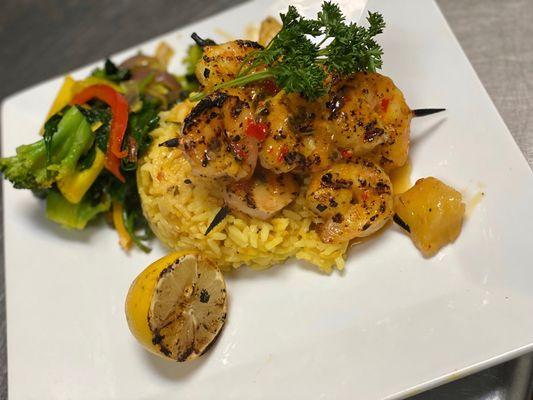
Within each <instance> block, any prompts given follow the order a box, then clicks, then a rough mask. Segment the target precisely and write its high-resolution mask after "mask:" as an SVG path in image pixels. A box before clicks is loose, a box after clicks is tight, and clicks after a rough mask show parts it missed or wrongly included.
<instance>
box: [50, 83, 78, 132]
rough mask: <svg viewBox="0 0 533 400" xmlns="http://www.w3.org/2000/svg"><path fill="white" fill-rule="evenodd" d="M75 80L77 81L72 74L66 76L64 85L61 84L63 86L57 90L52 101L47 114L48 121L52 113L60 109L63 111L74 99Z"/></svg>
mask: <svg viewBox="0 0 533 400" xmlns="http://www.w3.org/2000/svg"><path fill="white" fill-rule="evenodd" d="M75 82H76V81H75V80H74V79H72V77H71V76H70V75H67V76H66V77H65V80H64V82H63V85H61V88H60V89H59V92H57V95H56V98H55V100H54V102H53V103H52V106H51V107H50V110H49V111H48V114H47V116H46V120H47V121H48V119H49V118H50V117H51V116H52V115H54V114H55V113H57V112H58V111H61V109H62V108H63V107H65V106H66V105H67V104H68V103H69V101H70V100H71V99H72V87H73V86H74V83H75Z"/></svg>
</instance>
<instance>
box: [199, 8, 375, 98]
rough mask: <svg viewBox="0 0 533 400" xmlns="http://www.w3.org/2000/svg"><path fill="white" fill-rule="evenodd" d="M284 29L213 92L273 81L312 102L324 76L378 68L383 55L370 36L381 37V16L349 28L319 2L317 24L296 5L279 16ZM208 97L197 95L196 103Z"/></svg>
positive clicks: (337, 13)
mask: <svg viewBox="0 0 533 400" xmlns="http://www.w3.org/2000/svg"><path fill="white" fill-rule="evenodd" d="M280 17H281V21H282V23H283V26H282V28H281V30H280V31H279V32H278V34H277V35H276V36H275V37H274V38H273V39H272V40H271V42H270V43H269V44H268V45H267V46H266V47H265V48H264V49H262V50H259V51H256V52H253V53H250V54H249V55H248V56H247V57H246V58H245V59H244V61H243V63H242V66H241V71H240V73H239V75H238V76H237V77H236V78H235V79H233V80H231V81H228V82H224V83H221V84H218V85H215V86H214V88H213V90H214V91H216V90H220V89H226V88H229V87H235V86H244V85H246V84H249V83H252V82H256V81H260V80H264V79H273V80H274V81H275V83H276V85H277V86H278V87H279V88H281V89H284V90H285V91H286V92H297V93H301V94H303V95H304V96H305V97H307V98H309V99H311V100H312V99H316V98H317V97H320V96H321V95H323V94H324V93H325V92H326V87H325V84H324V82H325V80H326V76H327V74H328V73H330V74H337V75H340V76H346V75H349V74H351V73H354V72H357V71H372V72H375V71H376V69H379V68H381V65H382V61H381V56H382V55H383V50H382V48H381V46H380V45H379V44H378V43H377V42H376V41H375V39H374V37H375V36H377V35H379V34H380V33H382V32H383V29H384V28H385V22H384V20H383V16H382V15H381V14H379V13H372V12H369V13H368V17H367V21H368V27H363V26H359V25H357V24H355V23H347V22H346V18H345V17H344V15H343V14H342V12H341V10H340V8H339V6H338V5H337V4H334V3H331V2H327V1H326V2H324V3H322V10H321V11H320V12H319V13H318V15H317V18H316V19H307V18H304V17H303V16H301V15H300V14H299V13H298V11H297V10H296V8H295V7H294V6H289V9H288V11H287V13H286V14H280ZM206 95H207V93H205V92H204V93H196V94H194V95H193V96H191V99H192V100H199V99H201V98H203V97H205V96H206Z"/></svg>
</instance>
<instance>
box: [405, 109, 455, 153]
mask: <svg viewBox="0 0 533 400" xmlns="http://www.w3.org/2000/svg"><path fill="white" fill-rule="evenodd" d="M445 122H446V117H443V118H441V119H439V120H438V121H436V122H434V123H433V124H431V125H430V126H429V127H428V128H426V129H424V130H422V131H420V132H418V133H417V134H416V135H414V136H411V148H415V149H416V147H417V146H418V145H419V144H421V143H423V142H424V141H425V140H427V139H428V138H430V137H431V136H432V135H433V134H435V133H436V132H437V131H438V130H439V128H440V127H441V126H442V125H443V124H444V123H445ZM409 153H410V155H411V157H412V158H411V159H413V158H415V157H413V155H412V153H411V151H410V152H409Z"/></svg>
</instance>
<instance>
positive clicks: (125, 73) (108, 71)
mask: <svg viewBox="0 0 533 400" xmlns="http://www.w3.org/2000/svg"><path fill="white" fill-rule="evenodd" d="M92 76H95V77H97V78H102V79H107V80H108V81H111V82H115V83H120V82H122V81H127V80H128V79H130V78H131V73H130V70H129V69H126V68H119V67H117V66H116V65H115V64H114V63H113V61H111V60H110V59H107V60H105V64H104V68H97V69H95V70H94V71H93V73H92Z"/></svg>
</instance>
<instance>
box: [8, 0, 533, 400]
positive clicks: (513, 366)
mask: <svg viewBox="0 0 533 400" xmlns="http://www.w3.org/2000/svg"><path fill="white" fill-rule="evenodd" d="M404 1H408V0H404ZM437 1H438V4H439V5H440V7H441V8H442V11H443V12H444V14H445V16H446V18H447V19H448V22H449V23H450V25H451V27H452V30H453V31H454V32H455V34H456V36H457V37H458V39H459V42H460V43H461V45H462V46H463V48H464V50H465V52H466V54H467V56H468V57H469V59H470V61H471V62H472V64H473V66H474V68H475V70H476V71H477V73H478V74H479V76H480V78H481V80H482V81H483V84H484V85H485V87H486V88H487V91H488V92H489V94H490V96H491V98H492V99H493V101H494V103H495V104H496V107H497V108H498V110H499V111H500V113H501V114H502V117H503V119H504V120H505V122H506V123H507V125H508V126H509V128H510V130H511V132H512V134H513V136H514V138H515V140H516V141H517V143H518V144H519V146H520V148H521V150H522V152H523V153H524V154H525V155H526V157H527V159H528V162H529V164H530V165H533V113H532V112H531V111H533V94H532V90H533V67H532V65H533V40H532V38H533V23H532V21H533V1H532V0H507V1H501V0H437ZM240 2H241V1H240V0H217V1H205V0H180V1H173V0H153V1H150V2H147V1H143V0H115V1H113V0H94V1H90V2H89V1H83V0H63V1H60V0H2V1H1V2H0V77H1V85H0V99H1V98H4V97H6V96H7V95H9V94H11V93H13V92H15V91H17V90H20V89H23V88H24V87H27V86H30V85H32V84H34V83H37V82H39V81H41V80H43V79H46V78H50V77H52V76H55V75H58V74H61V73H63V72H65V71H67V70H70V69H73V68H76V67H79V66H81V65H84V64H86V63H88V62H91V61H95V60H98V59H101V58H103V57H105V56H107V55H109V54H112V53H113V52H115V51H118V50H121V49H123V48H126V47H130V46H132V45H135V44H136V43H139V42H141V41H144V40H146V39H149V38H151V37H153V36H155V35H158V34H162V33H164V32H167V31H169V30H172V29H175V28H177V27H179V26H182V25H185V24H187V23H189V22H192V21H194V20H198V19H201V18H204V17H206V16H208V15H211V14H213V13H216V12H218V11H221V10H224V9H226V8H227V7H229V6H231V5H234V4H238V3H240ZM2 252H3V249H2ZM2 255H3V254H2ZM2 258H3V257H2ZM3 271H4V270H3V268H2V269H1V270H0V288H1V289H0V399H5V398H7V379H6V378H7V365H6V335H5V331H6V330H5V298H4V289H3V287H4V276H3V273H4V272H3ZM532 286H533V283H532ZM532 366H533V356H532V355H526V356H523V357H520V358H518V359H516V360H512V361H509V362H507V363H505V364H501V365H499V366H496V367H493V368H490V369H488V370H485V371H482V372H480V373H478V374H475V375H472V376H470V377H466V378H463V379H461V380H459V381H456V382H452V383H449V384H446V385H444V386H441V387H439V388H436V389H433V390H431V391H429V392H426V393H423V394H420V395H417V396H415V397H413V399H416V400H429V399H450V400H452V399H453V400H460V399H465V400H478V399H486V400H488V399H491V400H496V399H507V400H523V399H530V398H531V377H532ZM384 379H386V377H384Z"/></svg>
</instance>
